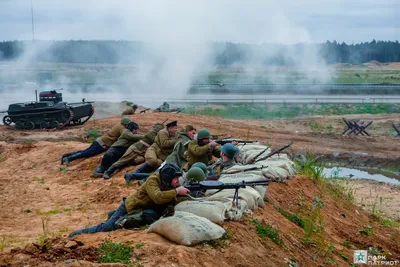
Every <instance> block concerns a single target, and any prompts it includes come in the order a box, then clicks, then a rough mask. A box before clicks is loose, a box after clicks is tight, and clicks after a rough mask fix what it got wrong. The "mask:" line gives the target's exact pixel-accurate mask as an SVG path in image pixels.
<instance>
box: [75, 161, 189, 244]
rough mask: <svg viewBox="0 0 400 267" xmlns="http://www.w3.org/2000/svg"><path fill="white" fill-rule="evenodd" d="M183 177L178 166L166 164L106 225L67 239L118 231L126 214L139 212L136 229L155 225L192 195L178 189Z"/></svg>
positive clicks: (76, 232) (181, 188) (120, 207)
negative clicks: (181, 201)
mask: <svg viewBox="0 0 400 267" xmlns="http://www.w3.org/2000/svg"><path fill="white" fill-rule="evenodd" d="M181 175H182V171H181V169H180V168H179V167H178V166H176V165H174V164H166V165H165V166H163V167H162V168H161V169H160V171H159V172H155V173H153V174H152V175H151V176H150V177H149V179H148V180H147V181H146V182H145V183H144V184H143V185H142V186H141V187H140V188H139V190H137V191H136V192H134V193H133V194H131V195H130V196H128V197H127V198H126V200H124V201H122V203H121V205H120V206H119V207H118V209H117V210H115V211H112V212H110V213H109V214H110V215H111V216H110V217H109V219H108V220H107V221H106V222H105V223H101V224H98V225H95V226H92V227H89V228H84V229H80V230H77V231H75V232H72V233H71V234H69V236H68V237H69V238H71V237H73V236H75V235H79V234H92V233H97V232H109V231H113V230H116V229H118V226H117V225H116V222H117V221H118V220H119V219H120V218H121V217H123V216H125V215H127V214H135V215H136V213H137V215H138V216H137V221H136V222H135V224H136V226H137V227H140V226H143V225H146V224H152V223H153V222H154V221H156V220H158V219H159V218H160V217H161V215H162V213H163V212H164V210H165V209H166V208H167V206H168V205H171V204H172V205H173V204H176V203H177V202H179V201H180V199H181V198H182V197H180V196H185V195H186V194H188V193H189V190H188V189H187V188H185V187H183V186H179V177H180V176H181ZM183 199H186V198H183ZM122 226H124V225H122Z"/></svg>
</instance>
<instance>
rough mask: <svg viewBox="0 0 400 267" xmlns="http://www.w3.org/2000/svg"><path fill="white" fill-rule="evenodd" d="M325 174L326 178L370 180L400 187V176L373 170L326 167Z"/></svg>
mask: <svg viewBox="0 0 400 267" xmlns="http://www.w3.org/2000/svg"><path fill="white" fill-rule="evenodd" d="M323 174H324V176H325V177H326V178H351V179H370V180H375V181H378V182H385V183H390V184H396V185H400V174H397V173H394V172H390V171H386V170H380V169H373V168H345V167H333V168H327V167H325V168H324V171H323Z"/></svg>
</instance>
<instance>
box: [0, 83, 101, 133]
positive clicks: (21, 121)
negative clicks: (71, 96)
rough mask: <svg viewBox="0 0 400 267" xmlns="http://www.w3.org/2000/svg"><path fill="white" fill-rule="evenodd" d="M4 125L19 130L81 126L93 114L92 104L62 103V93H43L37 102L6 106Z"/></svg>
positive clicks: (83, 102)
mask: <svg viewBox="0 0 400 267" xmlns="http://www.w3.org/2000/svg"><path fill="white" fill-rule="evenodd" d="M6 112H7V114H8V115H6V116H4V117H3V123H4V124H5V125H10V124H12V123H14V124H15V127H16V128H17V129H20V130H33V129H53V128H57V129H61V128H63V127H65V126H69V125H81V124H84V123H85V122H87V121H88V120H89V119H90V118H91V117H92V116H93V114H94V107H93V105H92V102H85V99H82V102H79V103H67V102H63V99H62V93H58V92H57V91H56V90H52V91H43V92H40V94H39V101H33V102H26V103H15V104H11V105H9V106H8V110H7V111H6Z"/></svg>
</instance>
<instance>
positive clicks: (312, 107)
mask: <svg viewBox="0 0 400 267" xmlns="http://www.w3.org/2000/svg"><path fill="white" fill-rule="evenodd" d="M255 98H257V96H255ZM182 113H186V114H198V115H208V116H219V117H225V118H236V119H274V118H294V117H298V116H314V115H346V114H390V113H400V104H287V103H278V104H277V103H268V104H226V105H223V106H221V107H215V106H212V105H203V106H198V105H197V106H189V107H186V108H185V110H183V111H182ZM311 128H312V129H313V130H316V131H324V132H325V131H326V132H327V133H332V130H333V129H332V125H326V126H324V125H319V124H317V123H314V124H312V125H311Z"/></svg>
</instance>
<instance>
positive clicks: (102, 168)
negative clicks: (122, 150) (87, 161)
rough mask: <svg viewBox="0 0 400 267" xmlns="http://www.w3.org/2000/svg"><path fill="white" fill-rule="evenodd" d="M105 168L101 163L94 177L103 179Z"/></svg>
mask: <svg viewBox="0 0 400 267" xmlns="http://www.w3.org/2000/svg"><path fill="white" fill-rule="evenodd" d="M104 169H105V168H104V167H103V165H102V164H101V163H100V165H99V166H98V167H97V169H96V170H95V171H94V172H93V173H92V175H91V176H92V177H95V178H101V177H103V172H104Z"/></svg>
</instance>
